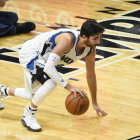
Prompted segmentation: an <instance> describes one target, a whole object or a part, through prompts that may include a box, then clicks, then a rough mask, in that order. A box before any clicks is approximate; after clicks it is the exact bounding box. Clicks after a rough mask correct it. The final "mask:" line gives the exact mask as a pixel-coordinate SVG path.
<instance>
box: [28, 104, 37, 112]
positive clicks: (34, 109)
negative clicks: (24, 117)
mask: <svg viewBox="0 0 140 140" xmlns="http://www.w3.org/2000/svg"><path fill="white" fill-rule="evenodd" d="M29 109H30V110H31V111H37V108H34V107H32V106H31V105H30V106H29Z"/></svg>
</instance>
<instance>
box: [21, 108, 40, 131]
mask: <svg viewBox="0 0 140 140" xmlns="http://www.w3.org/2000/svg"><path fill="white" fill-rule="evenodd" d="M36 112H37V111H31V110H30V109H29V107H25V111H24V114H23V116H22V120H21V123H22V124H23V125H24V126H25V127H27V129H28V130H29V131H33V132H39V131H41V126H40V125H39V124H38V123H37V120H36Z"/></svg>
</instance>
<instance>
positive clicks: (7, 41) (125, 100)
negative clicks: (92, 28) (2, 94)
mask: <svg viewBox="0 0 140 140" xmlns="http://www.w3.org/2000/svg"><path fill="white" fill-rule="evenodd" d="M0 10H2V11H13V12H16V13H17V14H18V16H19V22H25V21H33V22H34V23H35V24H36V30H35V31H33V32H31V33H27V34H21V35H15V36H8V37H1V38H0V83H2V84H3V85H5V86H7V87H13V88H16V87H24V80H23V71H22V67H21V66H20V65H19V64H18V52H19V50H20V48H21V46H22V44H23V43H24V42H25V41H26V40H28V39H31V38H33V37H35V36H36V35H38V34H41V33H43V32H47V31H51V30H55V29H57V28H64V27H67V28H70V29H76V30H78V29H79V28H80V26H81V24H82V23H83V22H84V21H85V20H86V19H89V18H93V19H97V21H99V22H100V23H101V24H102V25H103V26H105V28H106V31H105V33H104V34H103V36H102V40H101V44H100V45H99V46H98V47H97V55H96V75H97V85H98V103H99V106H100V107H101V108H102V109H103V110H104V111H106V112H107V113H108V116H106V117H102V116H101V117H98V116H97V114H96V112H95V111H94V109H93V107H92V104H90V107H89V109H88V111H87V112H86V113H85V114H84V115H81V116H72V115H70V114H69V113H68V112H67V111H66V109H65V99H66V96H67V95H68V94H69V92H68V91H66V90H65V89H62V88H61V87H59V86H58V87H57V88H56V89H55V90H54V91H53V93H52V94H51V95H50V96H49V97H48V98H47V99H46V100H45V102H44V103H43V104H42V105H41V106H40V107H39V108H38V116H37V120H38V122H39V124H40V125H41V126H42V131H41V132H39V133H34V132H29V131H28V130H27V129H26V128H25V127H23V126H22V124H21V117H22V114H23V112H24V107H25V106H27V105H29V104H30V102H29V101H26V100H23V99H20V98H17V97H9V98H6V99H4V100H2V103H3V105H4V107H5V108H4V110H0V140H126V139H130V138H132V137H136V136H139V135H140V119H139V116H140V1H135V0H127V1H125V0H106V1H104V0H71V1H69V0H30V1H28V0H24V1H22V0H10V1H8V2H7V4H6V6H5V7H4V8H1V9H0ZM68 68H70V69H72V68H74V69H76V70H74V71H71V72H67V73H65V74H62V73H61V75H62V77H63V78H64V79H65V80H66V81H68V82H69V83H70V84H72V85H75V86H79V87H81V88H83V89H84V90H85V91H86V92H87V94H88V96H89V99H90V102H91V97H90V93H89V89H88V86H87V82H86V71H85V63H84V61H82V60H80V61H77V62H75V63H74V64H71V65H69V66H68ZM69 78H74V79H78V80H79V81H74V80H70V79H69Z"/></svg>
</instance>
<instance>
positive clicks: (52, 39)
mask: <svg viewBox="0 0 140 140" xmlns="http://www.w3.org/2000/svg"><path fill="white" fill-rule="evenodd" d="M61 33H72V34H73V36H74V43H75V40H76V36H75V34H74V33H73V32H71V31H61V32H59V33H56V34H54V35H53V36H52V37H51V39H50V40H49V42H51V43H52V46H51V49H52V50H53V49H54V47H55V46H56V44H55V38H56V36H58V35H59V34H61Z"/></svg>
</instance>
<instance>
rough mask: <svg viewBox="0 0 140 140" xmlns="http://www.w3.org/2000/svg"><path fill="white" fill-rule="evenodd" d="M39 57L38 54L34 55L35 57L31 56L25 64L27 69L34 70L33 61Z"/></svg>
mask: <svg viewBox="0 0 140 140" xmlns="http://www.w3.org/2000/svg"><path fill="white" fill-rule="evenodd" d="M38 58H39V57H38V56H36V57H35V58H33V59H32V60H31V61H30V62H29V63H28V64H27V68H28V69H29V70H34V61H35V60H36V59H38Z"/></svg>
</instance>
